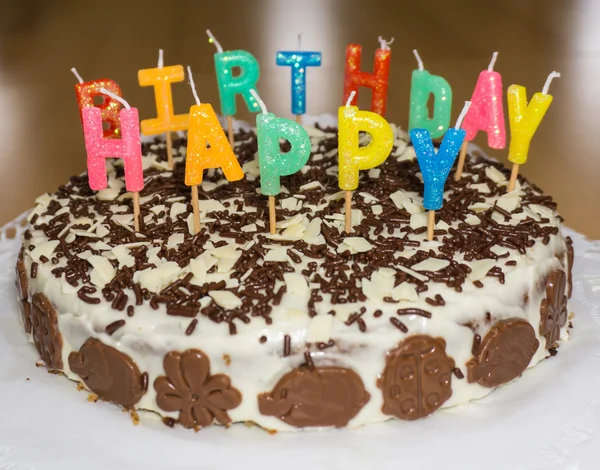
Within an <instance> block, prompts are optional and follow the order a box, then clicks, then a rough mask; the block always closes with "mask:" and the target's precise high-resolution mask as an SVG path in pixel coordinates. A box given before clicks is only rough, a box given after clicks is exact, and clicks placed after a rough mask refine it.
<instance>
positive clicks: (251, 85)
mask: <svg viewBox="0 0 600 470" xmlns="http://www.w3.org/2000/svg"><path fill="white" fill-rule="evenodd" d="M206 34H207V35H208V37H209V41H208V42H211V43H213V44H214V45H215V47H216V48H217V53H216V54H215V55H214V59H215V71H216V75H217V83H218V85H219V97H220V100H221V114H223V115H225V116H227V127H228V128H229V129H228V132H229V143H230V144H231V146H232V147H233V116H234V115H235V113H236V110H237V108H236V105H235V97H236V95H238V94H241V95H242V97H243V98H244V101H245V102H246V106H248V109H249V110H250V112H251V113H257V112H258V111H259V106H258V103H257V102H256V100H255V99H254V96H252V93H250V90H253V89H255V88H256V82H258V77H259V76H260V69H259V66H258V61H257V60H256V59H255V58H254V56H253V55H252V54H250V53H249V52H246V51H241V50H238V51H227V52H224V51H223V48H222V47H221V44H220V43H219V41H217V39H216V38H215V37H214V36H213V34H212V33H211V32H210V30H209V29H207V30H206ZM235 67H239V69H240V73H239V75H236V76H234V75H233V69H234V68H235Z"/></svg>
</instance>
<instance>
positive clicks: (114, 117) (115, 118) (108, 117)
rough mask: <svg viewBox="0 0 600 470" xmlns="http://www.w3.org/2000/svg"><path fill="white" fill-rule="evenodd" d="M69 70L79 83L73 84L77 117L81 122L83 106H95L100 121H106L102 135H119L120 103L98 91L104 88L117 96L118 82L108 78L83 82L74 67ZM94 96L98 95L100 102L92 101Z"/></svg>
mask: <svg viewBox="0 0 600 470" xmlns="http://www.w3.org/2000/svg"><path fill="white" fill-rule="evenodd" d="M71 72H73V74H74V75H75V76H76V77H77V80H78V81H79V83H78V84H77V85H75V93H76V94H77V104H78V106H79V117H80V118H81V122H82V124H83V110H84V108H91V107H96V108H98V109H100V114H101V116H102V121H103V122H104V123H106V125H105V126H104V129H103V132H102V134H103V136H104V137H106V138H109V139H110V138H113V139H114V138H118V137H120V136H121V125H120V120H119V109H120V108H121V104H120V103H119V102H118V101H117V100H115V99H114V98H112V97H110V96H108V95H105V94H103V93H102V92H101V91H100V88H104V89H106V90H108V91H110V92H111V93H114V94H115V95H117V96H121V88H120V87H119V84H118V83H117V82H115V81H114V80H111V79H110V78H102V79H100V80H92V81H89V82H84V81H83V79H82V78H81V76H80V75H79V74H78V73H77V70H76V69H75V68H74V67H73V68H72V69H71ZM96 97H100V99H101V102H100V103H94V99H96Z"/></svg>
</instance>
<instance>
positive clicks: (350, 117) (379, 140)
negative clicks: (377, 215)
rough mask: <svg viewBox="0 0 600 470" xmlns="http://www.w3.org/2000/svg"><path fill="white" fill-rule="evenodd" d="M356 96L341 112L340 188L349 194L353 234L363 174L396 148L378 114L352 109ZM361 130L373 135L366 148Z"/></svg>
mask: <svg viewBox="0 0 600 470" xmlns="http://www.w3.org/2000/svg"><path fill="white" fill-rule="evenodd" d="M354 95H355V92H354V91H353V92H352V93H350V96H348V101H347V102H346V106H341V107H340V108H339V110H338V121H339V129H338V132H339V138H338V141H339V144H338V148H339V150H338V159H339V164H338V166H339V175H338V179H339V186H340V189H343V190H344V191H346V194H345V201H346V203H345V212H346V226H345V230H346V233H350V232H351V231H352V191H353V190H355V189H356V188H357V187H358V178H359V171H360V170H369V169H371V168H375V167H376V166H378V165H381V164H382V163H383V162H384V161H385V160H386V158H387V157H388V156H389V155H390V152H391V151H392V148H393V146H394V133H393V131H392V128H391V127H390V125H389V124H388V122H387V121H386V120H385V119H384V118H383V117H382V116H380V115H379V114H377V113H373V112H370V111H359V109H358V108H357V107H356V106H351V105H350V103H351V102H352V99H353V98H354ZM361 131H362V132H366V133H367V134H369V135H370V136H371V142H370V143H369V144H368V145H367V146H366V147H360V146H359V134H360V132H361Z"/></svg>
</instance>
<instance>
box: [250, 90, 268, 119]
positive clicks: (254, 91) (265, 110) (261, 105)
mask: <svg viewBox="0 0 600 470" xmlns="http://www.w3.org/2000/svg"><path fill="white" fill-rule="evenodd" d="M250 94H251V95H252V96H254V99H255V100H256V102H257V103H258V105H259V106H260V109H261V111H262V113H263V114H267V112H268V111H267V107H266V105H265V102H264V101H263V100H261V99H260V96H258V93H256V90H255V89H254V88H252V89H251V90H250Z"/></svg>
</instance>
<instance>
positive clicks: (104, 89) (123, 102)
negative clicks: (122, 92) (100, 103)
mask: <svg viewBox="0 0 600 470" xmlns="http://www.w3.org/2000/svg"><path fill="white" fill-rule="evenodd" d="M100 93H104V94H105V95H108V96H110V97H111V98H112V99H113V100H117V101H118V102H119V103H121V104H122V105H123V106H125V108H127V109H131V106H129V103H128V102H127V101H125V100H124V99H123V98H121V97H120V96H119V95H115V94H114V93H113V92H112V91H108V90H107V89H106V88H104V87H102V88H100Z"/></svg>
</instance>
